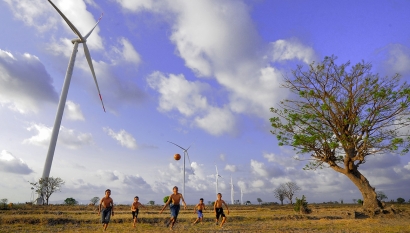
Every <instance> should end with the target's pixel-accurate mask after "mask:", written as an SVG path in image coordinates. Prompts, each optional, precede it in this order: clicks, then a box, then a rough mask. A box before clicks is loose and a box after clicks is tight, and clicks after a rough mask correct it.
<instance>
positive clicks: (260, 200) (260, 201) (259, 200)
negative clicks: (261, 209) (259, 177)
mask: <svg viewBox="0 0 410 233" xmlns="http://www.w3.org/2000/svg"><path fill="white" fill-rule="evenodd" d="M256 200H257V201H258V203H259V205H260V204H261V203H262V199H260V198H259V197H258V198H256Z"/></svg>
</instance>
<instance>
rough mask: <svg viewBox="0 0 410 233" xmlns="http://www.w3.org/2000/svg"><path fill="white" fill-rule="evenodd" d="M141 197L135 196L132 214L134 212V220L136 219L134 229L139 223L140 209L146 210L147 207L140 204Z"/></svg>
mask: <svg viewBox="0 0 410 233" xmlns="http://www.w3.org/2000/svg"><path fill="white" fill-rule="evenodd" d="M138 200H139V197H138V196H135V197H134V202H133V203H132V205H131V212H132V219H134V223H133V225H132V226H133V227H135V224H136V223H137V218H138V212H139V207H140V206H142V207H144V208H145V206H143V205H142V204H141V203H139V201H138Z"/></svg>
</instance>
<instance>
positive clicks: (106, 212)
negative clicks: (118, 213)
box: [98, 189, 114, 231]
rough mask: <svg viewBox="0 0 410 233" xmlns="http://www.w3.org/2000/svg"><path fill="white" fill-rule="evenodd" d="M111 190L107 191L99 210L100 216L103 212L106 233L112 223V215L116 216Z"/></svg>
mask: <svg viewBox="0 0 410 233" xmlns="http://www.w3.org/2000/svg"><path fill="white" fill-rule="evenodd" d="M110 195H111V190H109V189H107V190H105V196H104V197H103V198H101V201H100V206H99V208H98V215H100V213H101V211H102V214H101V223H102V224H103V227H104V231H105V230H107V227H108V223H109V222H110V217H111V214H112V216H114V201H113V200H112V198H111V197H110Z"/></svg>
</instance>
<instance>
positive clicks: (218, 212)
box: [214, 193, 229, 228]
mask: <svg viewBox="0 0 410 233" xmlns="http://www.w3.org/2000/svg"><path fill="white" fill-rule="evenodd" d="M217 198H218V199H216V201H215V204H214V212H215V214H216V219H215V223H216V225H218V221H219V217H222V222H221V225H220V227H221V228H222V227H223V225H224V223H225V222H226V216H225V213H224V210H223V209H222V204H224V205H225V207H226V210H227V211H228V215H229V209H228V206H227V205H226V203H225V201H224V200H222V199H221V198H222V194H221V193H218V194H217Z"/></svg>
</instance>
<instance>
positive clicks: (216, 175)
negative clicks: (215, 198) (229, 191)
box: [215, 164, 222, 195]
mask: <svg viewBox="0 0 410 233" xmlns="http://www.w3.org/2000/svg"><path fill="white" fill-rule="evenodd" d="M215 169H216V174H215V178H216V194H215V195H217V194H218V178H219V177H221V178H222V176H220V175H219V173H218V167H217V166H216V164H215Z"/></svg>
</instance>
